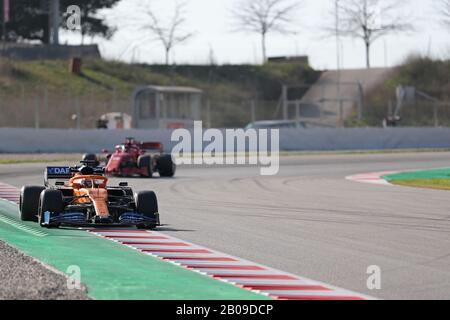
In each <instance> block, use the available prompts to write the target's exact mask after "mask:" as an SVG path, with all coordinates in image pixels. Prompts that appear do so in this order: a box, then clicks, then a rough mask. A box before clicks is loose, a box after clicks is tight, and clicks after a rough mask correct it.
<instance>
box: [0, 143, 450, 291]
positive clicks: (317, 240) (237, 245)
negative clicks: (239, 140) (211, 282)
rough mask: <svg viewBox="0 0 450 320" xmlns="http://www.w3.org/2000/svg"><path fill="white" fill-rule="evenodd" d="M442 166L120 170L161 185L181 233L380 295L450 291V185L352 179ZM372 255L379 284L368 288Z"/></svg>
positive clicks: (383, 161) (328, 160) (447, 162)
mask: <svg viewBox="0 0 450 320" xmlns="http://www.w3.org/2000/svg"><path fill="white" fill-rule="evenodd" d="M52 165H53V164H52ZM43 167H44V165H43V164H21V165H2V166H0V181H1V182H4V183H8V184H11V185H13V186H17V187H21V186H22V185H24V184H38V185H39V184H42V180H43V177H42V171H43ZM438 167H450V153H444V152H441V153H401V154H347V155H302V156H288V157H283V158H282V159H281V168H280V173H279V174H278V175H277V176H273V177H263V176H260V175H259V169H258V168H256V167H238V166H235V167H206V166H200V167H181V168H179V169H178V171H177V175H176V178H174V179H160V178H155V179H150V180H149V179H122V180H123V181H129V183H130V185H131V186H132V187H134V188H135V189H136V190H155V191H156V192H157V194H158V197H159V203H160V213H161V219H162V223H164V224H165V225H164V226H163V227H162V228H161V229H160V231H161V232H163V233H166V234H169V235H171V236H174V237H176V238H180V239H183V240H186V241H190V242H192V243H195V244H199V245H202V246H205V247H208V248H212V249H215V250H219V251H222V252H225V253H228V254H231V255H233V256H237V257H242V258H244V259H247V260H251V261H254V262H257V263H260V264H264V265H268V266H270V267H273V268H276V269H279V270H283V271H286V272H290V273H293V274H296V275H299V276H305V277H307V278H311V279H314V280H318V281H321V282H325V283H328V284H331V285H334V286H338V287H341V288H344V289H349V290H353V291H356V292H360V293H364V294H367V295H370V296H373V297H376V298H380V299H450V211H449V209H450V193H449V192H445V191H435V190H422V189H414V188H405V187H396V186H382V185H371V184H363V183H357V182H353V181H348V180H345V177H346V176H349V175H354V174H359V173H369V172H377V171H395V170H408V169H426V168H438ZM118 181H120V180H117V179H113V181H112V183H116V182H118ZM372 265H376V266H379V267H380V268H381V290H368V289H367V285H366V281H367V278H368V277H369V275H368V274H367V273H366V272H367V268H368V267H369V266H372Z"/></svg>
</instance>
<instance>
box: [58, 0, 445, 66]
mask: <svg viewBox="0 0 450 320" xmlns="http://www.w3.org/2000/svg"><path fill="white" fill-rule="evenodd" d="M175 1H176V0H121V1H120V2H119V3H118V5H116V7H115V8H113V9H110V10H102V11H101V12H100V15H102V16H104V17H105V18H106V19H107V21H108V23H109V24H110V25H113V26H116V27H117V29H118V31H117V32H116V33H115V35H114V37H113V38H112V39H110V40H104V39H101V38H95V39H93V41H94V42H96V43H98V44H99V47H100V51H101V54H102V56H103V57H105V58H107V59H116V60H122V61H127V62H142V63H150V64H153V63H164V49H163V47H162V45H161V44H160V43H159V42H157V41H154V40H153V39H152V36H151V34H150V33H149V31H147V30H144V29H142V27H141V26H142V25H145V22H146V19H148V17H147V16H146V14H145V10H146V8H147V7H149V8H152V10H153V11H154V12H157V13H158V16H159V17H161V19H163V20H164V19H168V18H170V17H171V14H172V11H173V7H174V3H175ZM241 1H246V0H187V5H186V24H185V26H184V27H183V30H184V31H187V32H194V37H192V38H191V39H190V40H189V41H188V42H187V43H185V44H182V45H180V46H177V47H175V48H174V50H173V52H172V55H171V60H172V62H174V63H177V64H185V63H187V64H208V63H210V61H211V56H213V57H214V61H215V62H216V63H218V64H241V63H251V64H257V63H261V61H262V57H261V45H260V42H261V40H260V36H258V35H257V34H251V33H247V32H244V31H236V30H235V25H234V24H233V15H232V13H231V11H232V9H233V8H238V7H239V3H240V2H241ZM253 1H255V0H253ZM383 1H386V0H383ZM438 1H439V0H409V5H408V6H407V7H406V9H405V10H407V11H409V12H410V13H411V14H412V16H413V21H414V26H415V31H414V32H412V33H407V34H393V35H389V36H386V37H384V38H381V39H380V40H377V41H376V42H375V43H374V44H373V46H372V51H371V55H372V66H373V67H391V66H395V65H398V64H401V63H402V62H403V61H404V60H405V59H406V58H407V57H409V56H410V55H412V54H421V55H427V56H431V57H434V58H448V57H450V30H446V29H444V27H443V26H442V25H441V24H440V23H439V21H438V19H439V18H438V15H437V13H436V7H437V2H438ZM333 5H334V1H333V0H303V3H302V5H301V7H300V9H298V10H297V12H295V13H294V15H293V20H294V23H293V25H292V28H293V29H294V30H295V31H296V32H297V33H296V34H288V35H282V34H270V35H269V36H268V40H267V46H268V56H295V55H307V56H309V59H310V63H311V65H312V66H313V68H315V69H321V70H325V69H336V66H337V58H336V41H335V39H334V38H327V37H325V36H324V35H323V32H322V31H321V30H322V29H321V28H323V27H324V26H330V24H331V25H333V24H334V20H333V17H332V16H330V11H331V10H332V8H333ZM61 39H62V42H67V43H70V44H79V43H80V41H81V40H80V39H81V37H80V35H79V34H78V33H77V32H76V31H73V32H65V33H63V34H62V36H61ZM89 41H92V40H89ZM340 46H341V51H342V57H341V62H340V63H341V67H342V68H345V69H355V68H363V67H365V49H364V44H363V42H362V40H360V39H351V38H345V39H342V40H341V44H340Z"/></svg>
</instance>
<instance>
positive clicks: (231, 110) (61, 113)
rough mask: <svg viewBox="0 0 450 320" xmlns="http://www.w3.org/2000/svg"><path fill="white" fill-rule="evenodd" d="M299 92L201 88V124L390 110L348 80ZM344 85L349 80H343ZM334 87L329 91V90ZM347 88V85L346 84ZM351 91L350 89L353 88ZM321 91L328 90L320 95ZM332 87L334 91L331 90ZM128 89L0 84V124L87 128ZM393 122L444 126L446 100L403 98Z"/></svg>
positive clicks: (123, 103)
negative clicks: (236, 93)
mask: <svg viewBox="0 0 450 320" xmlns="http://www.w3.org/2000/svg"><path fill="white" fill-rule="evenodd" d="M300 87H301V88H302V94H300V95H294V94H292V95H291V94H290V93H289V92H288V94H287V95H285V97H287V98H286V99H284V97H283V94H282V95H281V96H280V98H279V99H274V100H262V99H257V98H254V99H251V98H246V99H243V98H233V99H232V98H230V99H224V98H215V97H213V96H210V95H209V94H208V92H205V94H204V97H203V101H202V112H201V114H202V120H203V122H204V125H205V127H217V128H225V127H245V126H246V125H247V124H248V123H250V122H254V121H263V120H294V121H300V122H303V123H308V124H309V127H314V126H318V127H340V126H346V127H353V126H377V127H379V126H381V125H382V124H383V120H384V119H386V118H387V117H389V116H390V115H392V114H393V113H394V111H395V106H396V100H395V97H384V98H383V99H378V100H377V101H376V102H373V101H365V99H364V95H363V91H362V90H361V88H360V87H359V86H358V85H355V84H353V85H352V86H351V87H352V88H353V89H352V90H353V91H355V92H357V95H356V96H355V95H345V92H346V90H345V89H342V88H343V86H342V87H341V90H342V91H341V96H340V99H337V98H336V93H335V91H336V90H337V89H336V86H335V84H328V85H327V87H326V88H325V87H319V88H316V89H314V90H317V94H316V95H314V94H313V92H312V91H311V90H312V89H311V88H310V87H307V86H300ZM349 87H350V85H349ZM333 90H334V91H333ZM347 91H348V89H347ZM353 91H352V92H353ZM323 92H329V94H326V95H324V94H323ZM333 92H334V94H333ZM131 96H132V95H131V92H130V93H129V94H127V93H125V94H124V93H121V94H118V93H117V92H116V90H114V88H111V89H110V90H102V91H101V92H100V91H96V90H87V91H86V90H84V91H82V92H77V91H75V90H69V89H67V90H63V91H55V90H52V89H51V88H48V87H46V86H45V85H44V86H35V87H32V88H30V87H27V88H25V87H24V86H21V85H10V86H0V127H27V128H81V129H92V128H96V127H97V125H98V120H99V119H100V117H101V116H102V115H104V114H107V113H112V112H120V113H126V114H129V115H132V114H133V101H132V97H131ZM397 125H399V126H419V127H420V126H428V127H430V126H431V127H432V126H450V101H440V102H430V101H421V100H420V99H419V100H417V101H415V102H414V103H409V104H405V105H404V106H403V107H402V110H401V120H400V121H399V122H398V124H397Z"/></svg>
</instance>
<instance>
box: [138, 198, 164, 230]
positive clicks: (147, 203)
mask: <svg viewBox="0 0 450 320" xmlns="http://www.w3.org/2000/svg"><path fill="white" fill-rule="evenodd" d="M134 200H135V202H136V211H137V213H140V214H143V215H144V216H146V217H148V218H151V219H154V220H155V223H152V224H146V225H138V226H137V227H138V228H139V229H154V228H156V227H157V226H158V225H159V213H158V199H157V198H156V194H155V193H154V192H153V191H141V192H138V193H135V194H134Z"/></svg>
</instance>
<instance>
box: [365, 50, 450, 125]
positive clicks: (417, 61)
mask: <svg viewBox="0 0 450 320" xmlns="http://www.w3.org/2000/svg"><path fill="white" fill-rule="evenodd" d="M399 85H403V86H413V87H415V88H416V89H417V90H420V91H421V92H423V93H426V94H427V95H429V96H431V97H433V98H435V99H437V100H439V101H440V102H439V105H438V107H437V120H438V125H440V126H449V125H450V60H433V59H430V58H423V57H412V58H410V59H408V60H407V61H406V62H405V63H404V64H403V65H401V66H399V67H397V68H396V70H394V72H393V73H392V76H391V77H390V78H389V79H388V80H386V81H385V83H384V84H383V85H382V86H380V87H379V88H377V89H376V90H374V91H373V92H371V93H370V94H369V95H368V96H367V97H366V103H365V105H366V108H365V115H364V118H365V122H366V124H368V125H373V126H379V125H381V121H382V119H383V118H384V117H386V116H387V115H388V113H389V104H391V106H392V107H391V110H394V109H395V104H396V96H395V90H396V88H397V86H399ZM434 107H435V104H434V103H432V102H430V101H427V100H426V99H423V98H420V97H417V98H416V101H415V102H413V103H411V104H408V105H405V106H404V108H403V110H402V112H401V115H402V120H401V122H400V123H399V125H400V126H433V125H434V124H435V114H434Z"/></svg>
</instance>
